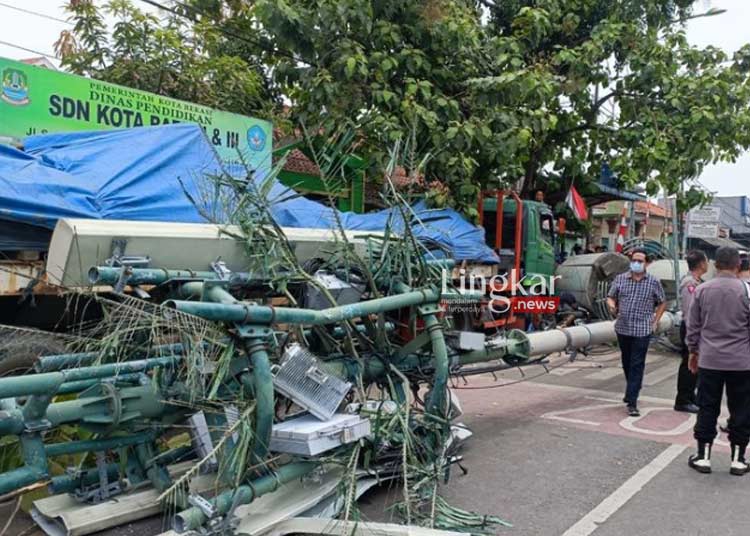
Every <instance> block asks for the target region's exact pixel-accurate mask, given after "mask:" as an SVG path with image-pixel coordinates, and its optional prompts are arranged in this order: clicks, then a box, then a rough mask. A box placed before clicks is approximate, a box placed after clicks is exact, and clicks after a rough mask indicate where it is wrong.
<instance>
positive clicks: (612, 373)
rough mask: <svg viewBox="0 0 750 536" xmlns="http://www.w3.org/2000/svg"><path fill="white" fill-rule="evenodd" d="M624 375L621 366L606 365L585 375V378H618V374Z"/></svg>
mask: <svg viewBox="0 0 750 536" xmlns="http://www.w3.org/2000/svg"><path fill="white" fill-rule="evenodd" d="M622 375H623V372H622V369H621V368H620V367H606V368H603V369H601V370H599V371H597V372H592V373H591V374H586V376H584V377H583V378H584V379H585V380H609V379H611V378H616V377H617V376H622Z"/></svg>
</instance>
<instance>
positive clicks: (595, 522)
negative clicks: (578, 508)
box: [562, 445, 686, 536]
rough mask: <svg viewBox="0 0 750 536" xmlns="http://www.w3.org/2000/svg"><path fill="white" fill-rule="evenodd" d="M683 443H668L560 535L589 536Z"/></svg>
mask: <svg viewBox="0 0 750 536" xmlns="http://www.w3.org/2000/svg"><path fill="white" fill-rule="evenodd" d="M685 448H686V447H685V446H684V445H670V446H669V447H667V448H666V449H665V450H664V451H662V452H661V454H659V455H658V456H657V457H656V458H654V459H653V460H651V461H650V462H649V463H648V464H647V465H646V466H645V467H643V468H641V469H640V470H639V471H638V472H637V473H636V474H634V475H633V476H631V477H630V478H629V479H627V480H626V481H625V482H624V483H623V485H622V486H620V487H619V488H617V489H616V490H615V491H614V492H613V493H612V494H611V495H610V496H609V497H607V498H606V499H604V500H603V501H602V502H600V503H599V504H598V505H597V506H596V507H595V508H594V509H593V510H591V511H590V512H589V513H588V514H586V515H585V516H583V517H582V518H581V519H580V520H579V521H578V522H577V523H576V524H575V525H573V526H572V527H570V528H569V529H568V530H566V531H565V532H564V533H563V535H562V536H589V534H591V533H593V532H594V531H595V530H596V529H598V528H599V525H601V524H603V523H604V522H606V521H607V520H608V519H609V518H610V517H612V515H613V514H614V513H615V512H617V511H618V510H619V509H620V508H622V507H623V506H624V505H625V503H627V502H628V501H629V500H630V499H632V498H633V497H634V496H635V495H636V494H637V493H638V492H639V491H641V490H642V489H643V487H644V486H645V485H646V484H648V483H649V482H650V481H651V480H652V479H653V478H654V477H655V476H656V475H658V474H659V473H660V472H661V471H662V470H663V469H664V468H665V467H667V466H668V465H669V464H670V463H672V461H673V460H674V459H675V458H676V457H677V456H679V455H680V454H682V452H683V451H684V450H685Z"/></svg>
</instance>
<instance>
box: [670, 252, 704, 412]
mask: <svg viewBox="0 0 750 536" xmlns="http://www.w3.org/2000/svg"><path fill="white" fill-rule="evenodd" d="M685 260H686V261H687V265H688V270H690V272H689V273H688V274H687V275H686V276H685V277H683V278H682V281H680V306H681V308H682V323H681V324H680V340H681V341H682V362H681V363H680V370H679V372H678V374H677V397H676V398H675V401H674V409H675V411H685V412H688V413H698V406H697V405H696V404H695V384H696V381H697V377H696V375H695V374H693V373H692V372H690V369H688V349H687V343H686V342H685V334H686V332H687V329H686V326H687V324H686V322H687V315H688V309H689V308H690V303H691V302H692V301H693V295H694V294H695V290H696V289H697V288H698V285H700V284H701V283H703V275H704V274H705V273H706V272H707V271H708V258H707V257H706V254H705V253H703V252H702V251H700V250H697V249H694V250H691V251H688V254H687V255H686V256H685Z"/></svg>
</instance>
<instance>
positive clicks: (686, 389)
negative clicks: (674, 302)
mask: <svg viewBox="0 0 750 536" xmlns="http://www.w3.org/2000/svg"><path fill="white" fill-rule="evenodd" d="M686 333H687V328H686V327H685V322H682V323H681V324H680V341H681V342H682V362H681V363H680V369H679V371H678V373H677V397H676V398H675V400H674V405H675V406H685V405H687V404H695V386H696V384H697V382H698V376H696V375H695V374H693V373H692V372H690V369H689V368H688V359H689V352H688V348H687V342H685V335H686Z"/></svg>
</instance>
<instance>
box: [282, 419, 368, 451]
mask: <svg viewBox="0 0 750 536" xmlns="http://www.w3.org/2000/svg"><path fill="white" fill-rule="evenodd" d="M368 435H370V420H369V419H366V418H363V417H360V416H359V415H352V414H349V413H336V414H335V415H334V416H333V417H331V419H330V420H328V421H321V420H319V419H317V418H316V417H314V416H312V415H309V414H306V415H303V416H301V417H295V418H293V419H290V420H288V421H284V422H282V423H279V424H274V425H273V430H272V432H271V445H270V447H269V448H270V450H271V451H272V452H284V453H286V454H298V455H303V456H315V455H317V454H320V453H322V452H326V451H328V450H331V449H334V448H336V447H338V446H341V445H345V444H347V443H353V442H354V441H357V440H359V439H361V438H363V437H366V436H368Z"/></svg>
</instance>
